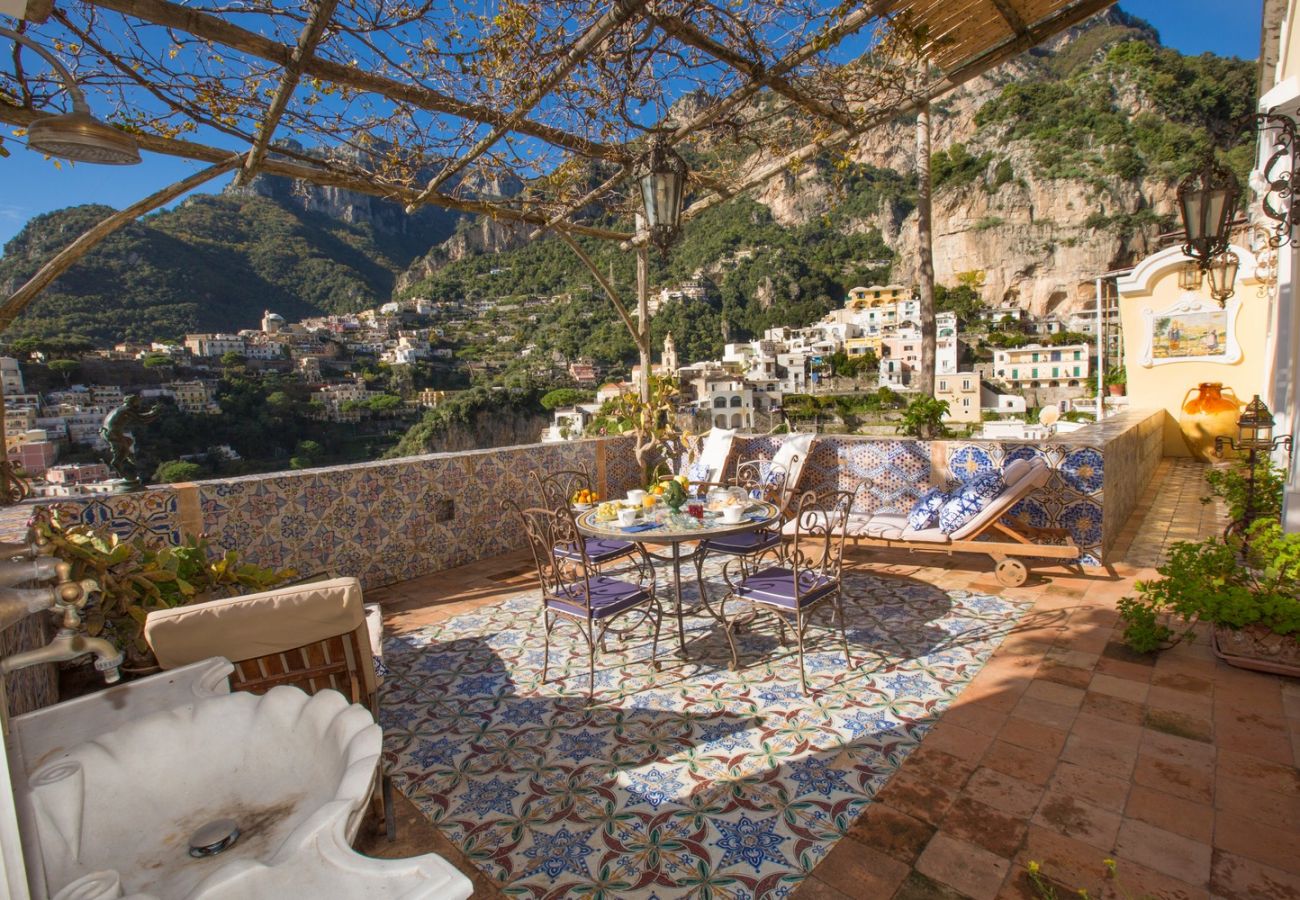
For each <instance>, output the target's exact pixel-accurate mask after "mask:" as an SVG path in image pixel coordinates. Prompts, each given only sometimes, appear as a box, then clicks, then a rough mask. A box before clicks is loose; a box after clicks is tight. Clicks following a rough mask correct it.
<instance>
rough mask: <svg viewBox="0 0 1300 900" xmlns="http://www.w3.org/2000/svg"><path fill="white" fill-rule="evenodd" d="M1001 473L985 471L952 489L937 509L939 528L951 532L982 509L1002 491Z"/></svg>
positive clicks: (944, 531) (946, 532)
mask: <svg viewBox="0 0 1300 900" xmlns="http://www.w3.org/2000/svg"><path fill="white" fill-rule="evenodd" d="M1002 487H1003V484H1002V473H1001V472H985V473H983V474H982V475H976V476H975V477H974V478H972V479H971V480H970V481H968V482H966V483H965V484H963V485H962V486H961V487H959V488H958V489H957V490H955V491H953V493H952V498H951V499H950V500H949V501H948V502H947V503H945V504H944V506H943V509H941V510H939V530H940V531H942V532H943V533H944V534H952V533H953V532H954V531H957V530H958V529H959V528H961V527H962V526H963V525H965V524H966V523H967V522H969V521H970V520H971V519H973V518H975V517H976V516H978V515H979V514H980V513H981V512H983V511H984V507H985V506H987V505H988V503H989V501H990V500H992V499H993V498H994V497H996V496H997V495H998V494H1000V493H1002Z"/></svg>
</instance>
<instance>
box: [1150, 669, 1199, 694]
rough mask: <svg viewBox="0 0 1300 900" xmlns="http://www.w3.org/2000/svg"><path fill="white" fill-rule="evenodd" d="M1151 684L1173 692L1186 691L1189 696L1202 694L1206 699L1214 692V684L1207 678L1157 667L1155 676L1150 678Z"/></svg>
mask: <svg viewBox="0 0 1300 900" xmlns="http://www.w3.org/2000/svg"><path fill="white" fill-rule="evenodd" d="M1151 684H1152V686H1153V687H1165V688H1172V689H1173V690H1175V691H1186V692H1188V693H1190V694H1202V695H1204V696H1207V697H1208V696H1210V695H1211V694H1212V693H1213V691H1214V682H1213V681H1211V680H1210V679H1209V678H1202V677H1198V676H1196V675H1192V674H1190V673H1187V672H1180V671H1177V670H1174V671H1170V670H1167V669H1162V668H1161V667H1160V666H1158V665H1157V666H1156V671H1155V674H1154V675H1152V676H1151Z"/></svg>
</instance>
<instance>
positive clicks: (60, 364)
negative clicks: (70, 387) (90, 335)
mask: <svg viewBox="0 0 1300 900" xmlns="http://www.w3.org/2000/svg"><path fill="white" fill-rule="evenodd" d="M80 368H81V363H79V362H77V361H76V360H75V359H55V360H51V362H50V371H51V372H53V373H54V374H55V375H58V376H60V377H61V378H62V379H63V383H64V384H65V385H67V384H69V383H71V381H72V373H74V372H76V371H77V370H78V369H80Z"/></svg>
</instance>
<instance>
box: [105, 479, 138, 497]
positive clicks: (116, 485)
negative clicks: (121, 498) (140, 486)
mask: <svg viewBox="0 0 1300 900" xmlns="http://www.w3.org/2000/svg"><path fill="white" fill-rule="evenodd" d="M108 484H109V485H110V487H109V493H112V494H129V493H130V492H131V491H132V490H133V488H132V487H131V482H129V481H127V480H126V479H125V478H110V479H109V480H108Z"/></svg>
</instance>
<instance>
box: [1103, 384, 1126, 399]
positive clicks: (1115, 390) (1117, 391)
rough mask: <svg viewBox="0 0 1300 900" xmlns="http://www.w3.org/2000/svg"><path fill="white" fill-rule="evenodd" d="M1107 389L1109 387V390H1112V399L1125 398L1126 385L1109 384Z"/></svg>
mask: <svg viewBox="0 0 1300 900" xmlns="http://www.w3.org/2000/svg"><path fill="white" fill-rule="evenodd" d="M1106 387H1107V389H1109V390H1110V395H1111V396H1112V397H1123V396H1124V385H1122V384H1108V385H1106Z"/></svg>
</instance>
